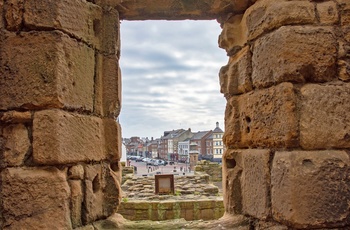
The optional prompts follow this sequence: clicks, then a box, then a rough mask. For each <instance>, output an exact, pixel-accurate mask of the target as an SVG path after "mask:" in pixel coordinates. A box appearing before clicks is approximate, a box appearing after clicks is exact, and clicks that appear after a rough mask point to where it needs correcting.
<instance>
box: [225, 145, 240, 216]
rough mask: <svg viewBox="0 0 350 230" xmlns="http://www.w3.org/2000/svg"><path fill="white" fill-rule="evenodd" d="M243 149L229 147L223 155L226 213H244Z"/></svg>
mask: <svg viewBox="0 0 350 230" xmlns="http://www.w3.org/2000/svg"><path fill="white" fill-rule="evenodd" d="M242 155H243V153H242V150H233V149H228V150H226V151H225V153H224V156H223V162H222V163H223V168H224V170H223V177H222V179H223V181H222V186H223V197H224V205H225V213H227V214H234V215H237V214H242V185H241V177H242V171H243V168H242V165H243V162H242Z"/></svg>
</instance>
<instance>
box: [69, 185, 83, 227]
mask: <svg viewBox="0 0 350 230" xmlns="http://www.w3.org/2000/svg"><path fill="white" fill-rule="evenodd" d="M69 186H70V189H71V201H70V204H71V206H70V207H71V208H70V209H71V210H70V215H71V220H72V227H73V228H76V227H79V226H81V225H82V221H81V217H82V215H81V210H82V204H83V198H84V197H83V189H82V182H81V180H69Z"/></svg>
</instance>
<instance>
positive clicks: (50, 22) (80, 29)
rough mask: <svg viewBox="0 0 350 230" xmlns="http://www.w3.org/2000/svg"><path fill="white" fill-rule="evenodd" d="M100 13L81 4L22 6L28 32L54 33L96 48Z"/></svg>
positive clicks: (48, 1) (43, 0)
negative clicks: (69, 35)
mask: <svg viewBox="0 0 350 230" xmlns="http://www.w3.org/2000/svg"><path fill="white" fill-rule="evenodd" d="M101 17H102V9H101V8H100V7H99V6H97V5H95V4H92V3H91V2H87V1H81V0H29V1H25V2H24V15H23V18H24V26H26V27H28V28H30V29H33V30H35V29H41V28H45V29H51V30H52V29H56V30H61V31H63V32H65V33H67V34H71V35H73V36H74V37H76V38H77V39H81V40H83V41H85V42H87V43H89V44H91V45H93V46H95V47H96V46H97V47H99V40H98V38H97V35H98V34H96V32H97V31H95V30H96V29H97V28H98V26H99V23H100V20H101Z"/></svg>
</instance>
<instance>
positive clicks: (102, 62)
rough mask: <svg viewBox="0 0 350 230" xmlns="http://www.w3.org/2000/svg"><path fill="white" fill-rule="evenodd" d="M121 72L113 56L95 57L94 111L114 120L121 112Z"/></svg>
mask: <svg viewBox="0 0 350 230" xmlns="http://www.w3.org/2000/svg"><path fill="white" fill-rule="evenodd" d="M121 85H122V83H121V71H120V68H119V65H118V61H117V59H116V56H115V55H111V56H108V57H107V56H103V55H98V56H97V80H96V90H95V93H96V95H95V111H96V112H97V113H99V114H101V115H102V116H105V117H110V118H115V117H118V115H119V113H120V110H121V100H122V99H121V92H122V90H121Z"/></svg>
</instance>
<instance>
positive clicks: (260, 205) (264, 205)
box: [242, 149, 270, 220]
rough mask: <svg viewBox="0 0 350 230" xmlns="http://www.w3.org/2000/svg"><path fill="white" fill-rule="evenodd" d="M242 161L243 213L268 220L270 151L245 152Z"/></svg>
mask: <svg viewBox="0 0 350 230" xmlns="http://www.w3.org/2000/svg"><path fill="white" fill-rule="evenodd" d="M242 159H243V173H242V201H243V202H242V203H243V213H244V214H248V215H249V216H253V217H255V218H257V219H260V220H266V219H267V218H268V216H269V214H270V197H269V191H270V166H269V161H270V151H269V150H260V149H250V150H244V151H243V153H242Z"/></svg>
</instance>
